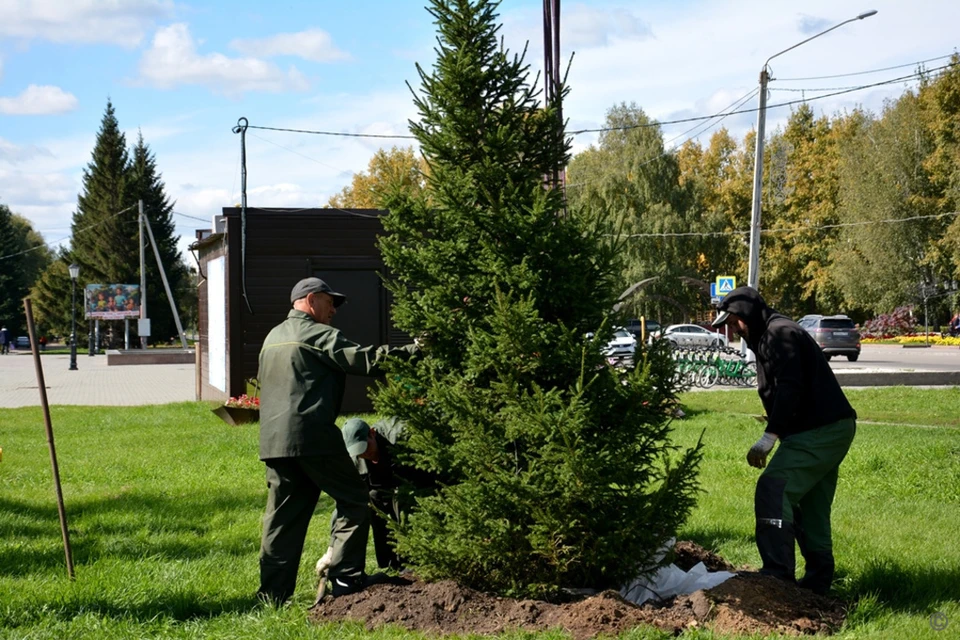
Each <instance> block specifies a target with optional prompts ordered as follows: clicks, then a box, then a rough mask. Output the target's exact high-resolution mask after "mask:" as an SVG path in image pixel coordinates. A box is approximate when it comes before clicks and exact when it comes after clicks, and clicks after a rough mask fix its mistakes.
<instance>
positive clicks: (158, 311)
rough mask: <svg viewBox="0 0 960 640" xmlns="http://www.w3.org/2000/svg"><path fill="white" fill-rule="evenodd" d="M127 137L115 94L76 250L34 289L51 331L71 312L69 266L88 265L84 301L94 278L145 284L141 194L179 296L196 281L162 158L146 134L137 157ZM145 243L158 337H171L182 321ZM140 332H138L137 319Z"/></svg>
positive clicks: (81, 202)
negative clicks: (183, 252)
mask: <svg viewBox="0 0 960 640" xmlns="http://www.w3.org/2000/svg"><path fill="white" fill-rule="evenodd" d="M126 144H127V143H126V137H125V136H124V134H123V132H122V131H121V130H120V125H119V123H118V121H117V118H116V114H115V112H114V109H113V104H112V103H110V102H109V101H108V102H107V108H106V111H105V112H104V115H103V119H102V121H101V123H100V130H99V131H98V133H97V142H96V145H95V146H94V149H93V152H92V157H91V161H90V164H89V165H87V167H86V169H84V172H83V192H82V193H81V194H80V195H79V196H78V197H77V210H76V212H74V214H73V221H72V223H71V229H72V236H71V241H70V250H69V252H67V253H66V254H64V255H62V256H61V257H60V259H58V260H54V261H53V263H51V265H50V266H49V267H48V268H47V269H46V271H45V272H44V273H43V275H42V276H41V277H40V278H39V279H38V280H37V283H36V286H35V288H34V293H33V295H34V297H35V298H36V299H37V313H38V315H39V316H41V317H43V318H44V319H45V321H48V322H49V327H50V330H53V331H57V332H62V322H63V318H68V319H69V317H70V302H69V300H70V298H69V296H67V297H66V298H64V297H63V293H64V288H65V287H66V290H67V291H69V284H70V283H69V277H68V278H67V282H64V281H63V279H62V278H63V273H64V265H68V264H70V263H71V262H75V263H76V264H78V265H79V266H80V276H79V278H77V289H78V298H80V299H81V300H82V297H83V295H82V294H83V289H84V287H85V286H86V285H87V284H139V282H140V240H139V235H138V234H139V225H138V224H137V217H138V207H137V201H138V200H140V199H142V200H143V202H144V213H145V214H146V216H147V218H148V219H149V220H150V224H151V225H152V227H153V235H154V238H155V239H156V241H157V245H158V248H159V252H160V259H161V261H162V262H163V264H164V268H165V269H166V273H167V278H168V279H169V281H170V288H171V290H172V291H173V293H174V295H176V294H177V292H179V291H182V290H183V289H184V288H185V287H188V286H189V282H188V280H189V277H188V271H187V268H186V266H185V265H184V264H183V261H182V260H181V259H180V255H179V252H178V250H177V239H178V236H176V235H174V234H175V230H174V224H173V218H172V211H173V205H172V204H171V203H170V201H169V200H168V199H167V196H166V195H165V188H164V184H163V182H162V181H161V179H160V175H159V173H158V172H157V169H156V161H155V158H154V156H153V154H152V153H151V152H150V149H149V147H148V146H147V145H146V143H145V142H144V140H143V136H142V135H141V136H138V139H137V144H136V145H135V147H134V149H133V157H132V158H131V157H130V154H129V153H128V151H127V146H126ZM145 246H146V249H145V250H146V252H147V254H146V256H145V264H146V273H147V292H146V294H147V302H148V312H149V316H150V318H151V333H152V337H151V339H152V340H156V341H162V340H167V339H169V338H171V337H173V336H175V335H176V333H177V332H176V326H175V324H174V322H173V315H172V312H171V310H170V303H169V302H168V301H167V298H166V293H165V291H164V287H163V282H162V280H161V278H160V271H159V269H158V267H157V263H156V259H155V257H154V255H153V250H152V249H151V247H150V244H149V241H146V245H145ZM58 262H63V264H58ZM180 302H182V301H181V300H178V303H180ZM78 306H79V307H80V308H81V314H80V316H79V318H78V319H79V320H80V321H82V320H83V315H82V305H78ZM181 309H188V307H181ZM67 323H68V324H69V320H67ZM107 324H108V327H107V328H106V330H105V331H104V335H105V336H106V338H105V339H106V340H107V341H110V339H111V338H110V335H111V333H110V329H111V328H113V327H112V326H110V325H112V323H110V322H107ZM133 331H134V333H135V331H136V327H135V326H134V327H133ZM112 334H113V338H112V341H113V343H114V344H116V343H119V342H120V341H122V340H123V332H122V330H121V331H113V332H112ZM81 340H82V339H81Z"/></svg>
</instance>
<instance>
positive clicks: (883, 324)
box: [860, 305, 917, 340]
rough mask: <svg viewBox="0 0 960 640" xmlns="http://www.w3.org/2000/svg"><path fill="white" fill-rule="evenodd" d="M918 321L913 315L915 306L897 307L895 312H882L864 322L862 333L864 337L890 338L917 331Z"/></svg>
mask: <svg viewBox="0 0 960 640" xmlns="http://www.w3.org/2000/svg"><path fill="white" fill-rule="evenodd" d="M916 327H917V323H916V320H915V319H914V317H913V307H912V306H909V305H908V306H904V307H897V308H896V309H894V311H893V313H881V314H880V315H879V316H877V317H876V318H874V319H872V320H868V321H867V322H865V323H864V325H863V328H862V329H861V330H860V335H861V336H863V337H864V338H876V339H881V340H888V339H890V338H893V337H895V336H902V335H906V334H908V333H913V332H914V331H916Z"/></svg>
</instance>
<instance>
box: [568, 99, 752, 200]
mask: <svg viewBox="0 0 960 640" xmlns="http://www.w3.org/2000/svg"><path fill="white" fill-rule="evenodd" d="M759 91H760V89H759V88H754V89H753V90H751V91H749V92H748V93H746V94H744V95H743V96H741V97H740V98H738V99H737V100H735V101H733V102H732V103H731V104H729V105H727V106H726V107H724V108H723V111H721V113H718V114H717V116H720V118H719V119H718V120H717V121H716V122H713V123H711V122H709V121H708V122H705V123H697V124H695V125H693V126H692V127H690V128H689V129H687V130H686V131H684V132H683V133H680V134H678V135H676V136H674V137H673V138H670V139H669V140H667V141H666V142H664V143H663V146H664V148H665V149H664V152H663V153H661V154H660V155H657V156H654V157H652V158H649V159H648V160H644V161H643V162H642V163H640V165H638V167H643V166H646V165H648V164H650V163H652V162H656V161H657V160H659V159H660V158H663V157H665V156H668V155H670V154H671V153H673V150H672V149H666V147H667V146H668V145H669V144H670V143H672V142H673V141H675V140H678V139H680V138H682V137H683V136H685V135H687V134H688V133H690V132H691V131H694V130H695V129H699V128H701V127H703V130H702V131H700V132H699V133H697V134H696V135H694V136H690V137H689V138H688V140H692V139H694V138H696V137H698V136H701V135H703V134H704V133H706V132H707V130H709V129H712V128H713V127H715V126H717V125H718V124H720V123H721V122H723V121H724V120H725V119H726V118H727V116H729V115H730V113H732V112H730V113H723V112H725V111H727V110H729V109H736V108H738V107H739V106H740V105H741V104H743V103H744V102H746V101H747V100H749V99H750V98H752V97H753V96H755V95H757V93H759ZM721 114H722V115H721ZM684 142H687V140H684ZM599 179H600V178H596V179H593V180H585V181H583V182H576V183H573V184H568V185H566V188H567V189H572V188H579V187H583V186H584V185H588V184H591V183H593V182H596V181H597V180H599Z"/></svg>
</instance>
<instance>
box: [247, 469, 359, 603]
mask: <svg viewBox="0 0 960 640" xmlns="http://www.w3.org/2000/svg"><path fill="white" fill-rule="evenodd" d="M264 462H265V463H266V465H267V489H268V494H267V510H266V514H265V515H264V518H263V538H262V540H261V543H260V589H259V593H260V594H261V595H263V596H266V597H269V598H271V599H273V600H275V601H277V602H283V601H285V600H286V599H287V598H289V597H290V596H291V595H293V592H294V589H295V587H296V583H297V570H298V569H299V567H300V557H301V555H302V554H303V544H304V541H305V540H306V537H307V528H308V526H309V525H310V518H311V517H312V516H313V511H314V509H315V508H316V506H317V500H318V499H319V498H320V492H321V491H323V492H324V493H326V494H327V495H329V496H330V497H331V498H333V499H334V501H335V502H336V513H337V517H336V519H335V520H334V521H333V524H332V530H331V533H330V535H331V547H332V549H333V557H332V559H331V563H330V569H329V572H328V574H327V575H328V576H330V577H331V578H337V577H345V578H354V579H356V578H361V577H362V576H363V569H364V564H365V563H366V550H367V536H368V535H369V531H370V509H369V507H368V500H369V498H368V494H367V487H366V484H365V483H364V482H363V480H362V479H361V478H360V474H359V473H357V469H356V467H354V465H353V463H352V462H351V461H350V458H349V456H347V454H346V451H344V452H343V453H342V454H341V455H327V456H308V457H301V458H273V459H268V460H265V461H264Z"/></svg>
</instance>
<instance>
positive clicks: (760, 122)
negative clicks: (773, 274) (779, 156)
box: [747, 65, 770, 291]
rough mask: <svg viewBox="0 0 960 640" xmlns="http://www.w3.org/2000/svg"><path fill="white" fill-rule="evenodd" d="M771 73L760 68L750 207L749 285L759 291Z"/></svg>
mask: <svg viewBox="0 0 960 640" xmlns="http://www.w3.org/2000/svg"><path fill="white" fill-rule="evenodd" d="M768 82H770V74H769V73H767V65H763V69H761V70H760V108H759V109H758V110H757V146H756V153H755V155H754V160H753V163H754V164H753V203H752V205H751V207H750V266H749V268H748V270H747V285H748V286H750V287H753V289H755V290H757V291H759V290H760V287H759V286H758V285H759V281H760V201H761V196H762V195H763V138H764V127H765V125H766V122H767V83H768Z"/></svg>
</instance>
